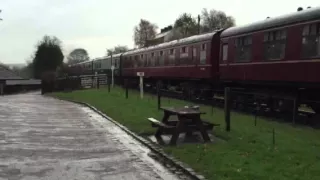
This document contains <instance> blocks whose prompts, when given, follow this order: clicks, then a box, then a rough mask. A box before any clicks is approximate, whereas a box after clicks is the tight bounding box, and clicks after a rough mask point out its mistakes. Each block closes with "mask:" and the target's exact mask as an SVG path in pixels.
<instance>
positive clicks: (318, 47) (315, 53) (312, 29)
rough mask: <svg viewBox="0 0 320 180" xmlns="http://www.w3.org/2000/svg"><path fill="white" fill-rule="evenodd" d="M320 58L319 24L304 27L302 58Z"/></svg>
mask: <svg viewBox="0 0 320 180" xmlns="http://www.w3.org/2000/svg"><path fill="white" fill-rule="evenodd" d="M319 56H320V24H316V23H315V24H311V25H305V26H304V28H303V32H302V57H303V58H315V57H319Z"/></svg>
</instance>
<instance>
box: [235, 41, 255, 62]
mask: <svg viewBox="0 0 320 180" xmlns="http://www.w3.org/2000/svg"><path fill="white" fill-rule="evenodd" d="M235 45H236V55H235V61H236V62H248V61H250V60H251V45H252V37H251V36H243V37H239V38H238V39H236V44H235Z"/></svg>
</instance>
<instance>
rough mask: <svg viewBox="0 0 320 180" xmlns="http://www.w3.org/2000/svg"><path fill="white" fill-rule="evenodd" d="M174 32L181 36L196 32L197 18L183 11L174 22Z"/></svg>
mask: <svg viewBox="0 0 320 180" xmlns="http://www.w3.org/2000/svg"><path fill="white" fill-rule="evenodd" d="M173 27H174V29H175V31H176V32H175V33H177V34H180V36H182V37H188V36H192V35H195V34H197V33H198V25H197V20H196V19H195V18H193V17H192V16H191V14H188V13H183V14H181V15H180V17H179V18H178V19H176V21H175V23H174V26H173Z"/></svg>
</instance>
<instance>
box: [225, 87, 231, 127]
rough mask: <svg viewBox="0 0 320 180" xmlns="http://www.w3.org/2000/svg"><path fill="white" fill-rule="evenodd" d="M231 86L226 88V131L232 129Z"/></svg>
mask: <svg viewBox="0 0 320 180" xmlns="http://www.w3.org/2000/svg"><path fill="white" fill-rule="evenodd" d="M230 99H231V97H230V88H229V87H226V88H225V89H224V115H225V121H226V131H230Z"/></svg>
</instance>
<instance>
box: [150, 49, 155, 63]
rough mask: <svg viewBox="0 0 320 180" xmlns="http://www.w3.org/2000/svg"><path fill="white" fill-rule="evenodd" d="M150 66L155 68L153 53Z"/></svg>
mask: <svg viewBox="0 0 320 180" xmlns="http://www.w3.org/2000/svg"><path fill="white" fill-rule="evenodd" d="M150 66H155V57H154V52H153V53H151V61H150Z"/></svg>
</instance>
